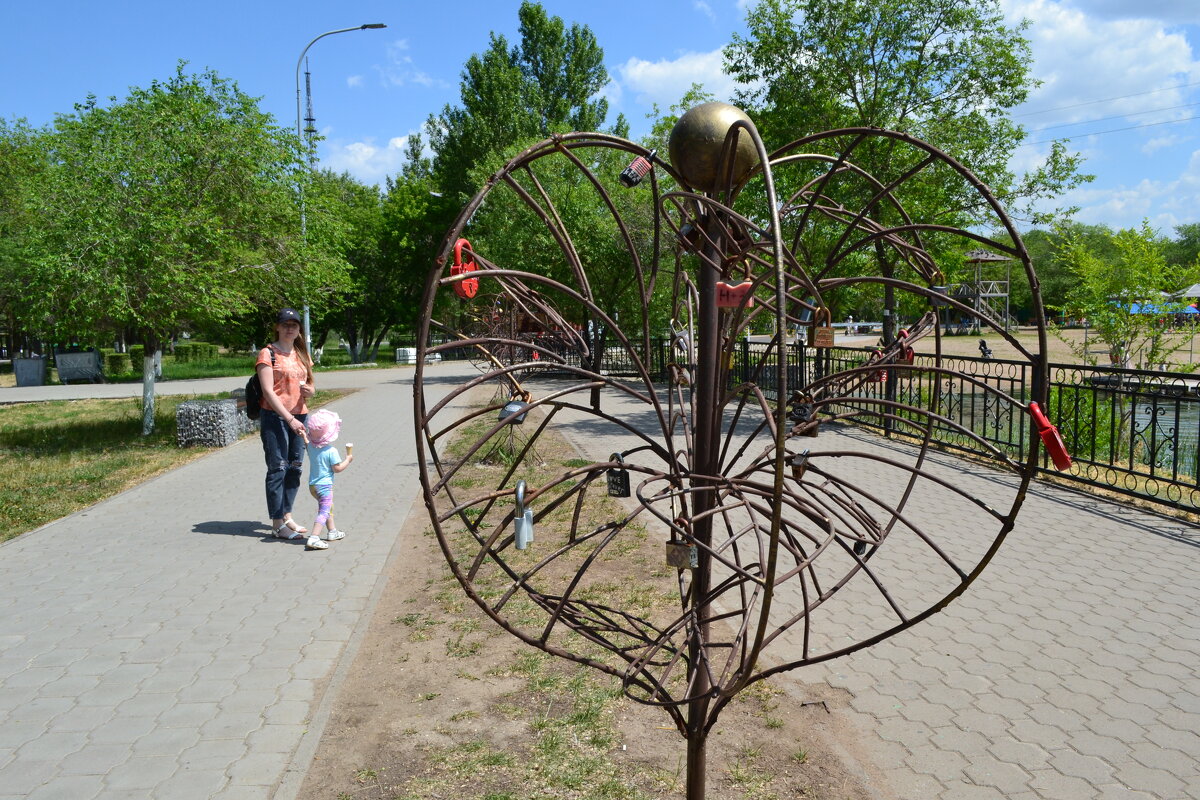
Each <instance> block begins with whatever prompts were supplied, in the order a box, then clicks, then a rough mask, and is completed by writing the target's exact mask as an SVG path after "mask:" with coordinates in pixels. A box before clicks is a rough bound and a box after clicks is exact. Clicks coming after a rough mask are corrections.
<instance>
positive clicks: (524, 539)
mask: <svg viewBox="0 0 1200 800" xmlns="http://www.w3.org/2000/svg"><path fill="white" fill-rule="evenodd" d="M513 539H514V540H515V542H516V545H517V549H518V550H524V549H525V548H526V547H529V545H530V544H531V543H532V542H533V509H532V508H526V507H525V481H517V513H516V514H515V515H514V516H513Z"/></svg>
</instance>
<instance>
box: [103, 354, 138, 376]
mask: <svg viewBox="0 0 1200 800" xmlns="http://www.w3.org/2000/svg"><path fill="white" fill-rule="evenodd" d="M132 371H133V366H132V363H131V362H130V360H129V353H106V354H105V356H104V372H105V373H106V374H107V375H108V376H109V377H110V378H114V377H116V376H118V375H124V374H126V373H128V372H132Z"/></svg>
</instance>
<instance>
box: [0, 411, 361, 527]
mask: <svg viewBox="0 0 1200 800" xmlns="http://www.w3.org/2000/svg"><path fill="white" fill-rule="evenodd" d="M342 394H344V392H318V393H317V395H316V397H315V398H314V399H313V401H312V404H313V405H314V406H317V405H321V404H323V403H328V402H329V401H331V400H332V399H334V398H335V397H339V396H341V395H342ZM216 397H217V395H203V396H198V397H187V396H166V397H156V398H155V404H154V405H155V416H154V433H153V434H151V435H150V436H142V401H141V398H122V399H116V400H55V401H50V402H43V403H18V404H13V405H7V406H0V463H3V464H5V465H6V469H3V470H0V541H5V540H7V539H11V538H13V537H14V536H18V535H20V534H22V533H25V532H26V531H31V530H33V529H35V528H38V527H41V526H42V525H45V524H46V523H47V522H51V521H53V520H56V519H59V518H60V517H64V516H66V515H68V514H71V513H74V512H76V511H79V510H80V509H83V508H87V507H88V506H90V505H93V504H95V503H98V502H100V501H101V500H104V499H105V498H107V497H111V496H112V495H114V494H116V493H118V492H121V491H123V490H125V489H128V488H129V487H131V486H135V485H137V484H138V483H141V482H142V481H145V480H146V479H148V478H150V477H153V476H154V475H157V474H159V473H160V472H163V471H165V470H168V469H172V468H174V467H177V466H180V465H181V464H184V463H186V462H188V461H191V460H192V459H194V458H196V457H198V456H200V455H203V454H204V453H206V452H208V451H209V450H210V449H211V448H203V447H191V448H187V449H181V448H180V447H178V446H177V445H176V427H175V409H176V407H177V406H178V405H179V404H180V403H181V402H183V401H184V400H194V399H215V398H216Z"/></svg>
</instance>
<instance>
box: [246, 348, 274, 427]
mask: <svg viewBox="0 0 1200 800" xmlns="http://www.w3.org/2000/svg"><path fill="white" fill-rule="evenodd" d="M267 349H268V350H270V351H271V370H272V371H274V369H275V348H274V347H271V346H269V345H268V347H267ZM262 396H263V392H262V382H261V381H259V379H258V368H257V367H255V368H254V374H253V375H251V376H250V380H248V381H246V416H247V417H249V418H250V419H258V412H259V411H261V410H262Z"/></svg>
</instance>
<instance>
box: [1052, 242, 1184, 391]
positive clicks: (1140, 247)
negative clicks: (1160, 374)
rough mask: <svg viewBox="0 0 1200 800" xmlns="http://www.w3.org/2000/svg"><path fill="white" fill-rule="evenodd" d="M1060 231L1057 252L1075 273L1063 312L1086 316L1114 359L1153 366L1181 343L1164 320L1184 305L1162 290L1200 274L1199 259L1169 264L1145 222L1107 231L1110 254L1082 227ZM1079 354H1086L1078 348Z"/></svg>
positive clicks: (1173, 287)
mask: <svg viewBox="0 0 1200 800" xmlns="http://www.w3.org/2000/svg"><path fill="white" fill-rule="evenodd" d="M1060 237H1061V242H1062V243H1061V245H1060V246H1059V248H1058V258H1059V260H1060V261H1061V262H1062V263H1063V265H1065V266H1066V268H1067V269H1068V270H1070V272H1071V274H1072V276H1073V277H1074V279H1075V280H1074V285H1073V287H1072V289H1071V290H1070V292H1069V293H1068V294H1067V298H1066V304H1065V309H1066V311H1067V313H1068V314H1070V315H1072V316H1081V317H1086V318H1087V320H1088V325H1089V326H1090V327H1091V328H1092V329H1093V330H1095V331H1096V335H1097V336H1099V338H1100V339H1101V341H1103V342H1104V343H1105V344H1107V345H1108V346H1109V347H1110V348H1111V352H1112V360H1113V363H1115V364H1118V365H1121V366H1129V367H1136V368H1138V369H1157V368H1158V367H1159V365H1160V364H1162V363H1164V362H1165V361H1166V360H1167V357H1168V356H1170V355H1171V354H1172V353H1174V352H1175V351H1177V350H1178V349H1179V347H1180V344H1178V343H1173V342H1172V341H1171V339H1170V337H1169V333H1170V324H1169V322H1170V320H1171V319H1172V317H1173V316H1174V315H1175V314H1177V313H1179V312H1180V311H1181V310H1182V309H1183V307H1184V306H1185V305H1186V302H1185V301H1184V302H1180V301H1172V300H1170V299H1169V298H1167V297H1165V296H1164V292H1165V293H1168V294H1169V293H1170V292H1173V291H1178V287H1180V286H1188V285H1190V284H1191V283H1192V282H1194V281H1195V280H1197V279H1198V278H1200V264H1193V265H1190V266H1188V267H1180V266H1177V265H1173V264H1168V263H1167V260H1166V257H1165V249H1166V248H1165V243H1164V242H1163V241H1162V240H1161V239H1160V238H1159V237H1158V236H1157V235H1156V234H1155V232H1154V230H1153V229H1151V228H1150V224H1149V223H1148V222H1143V223H1142V226H1141V227H1140V228H1129V229H1126V230H1120V231H1117V232H1116V233H1111V234H1108V236H1107V240H1108V241H1107V244H1108V245H1109V246H1111V248H1112V252H1113V255H1112V256H1111V257H1105V256H1104V255H1103V254H1102V253H1101V252H1100V251H1099V249H1098V248H1096V247H1095V246H1093V245H1092V244H1091V243H1089V241H1088V240H1087V237H1086V235H1085V234H1084V233H1083V232H1081V231H1078V230H1070V229H1066V230H1062V231H1061V232H1060ZM1080 347H1081V346H1080ZM1078 354H1079V355H1081V356H1083V357H1085V358H1088V357H1089V356H1088V354H1086V353H1083V352H1082V349H1078ZM1092 363H1095V362H1094V359H1093V360H1092Z"/></svg>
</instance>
